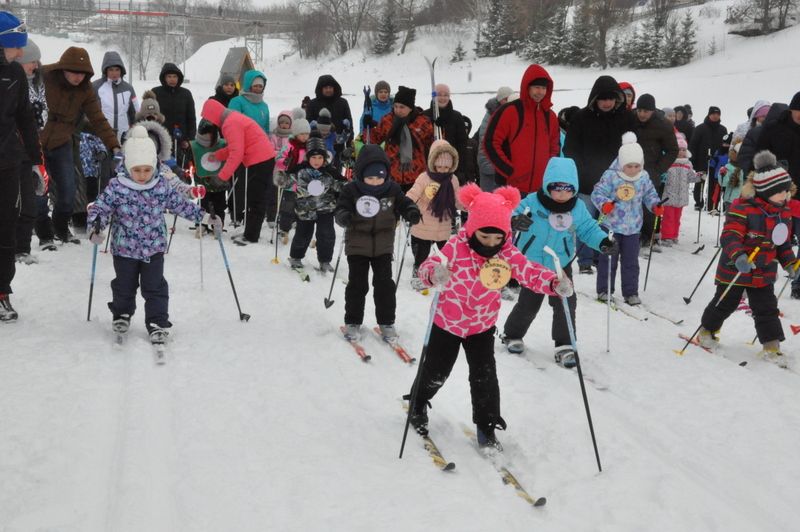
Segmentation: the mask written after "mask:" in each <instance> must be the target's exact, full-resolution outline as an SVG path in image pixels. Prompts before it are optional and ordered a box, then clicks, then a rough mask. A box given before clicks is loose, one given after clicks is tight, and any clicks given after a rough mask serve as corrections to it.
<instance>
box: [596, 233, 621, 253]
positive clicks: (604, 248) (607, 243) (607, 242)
mask: <svg viewBox="0 0 800 532" xmlns="http://www.w3.org/2000/svg"><path fill="white" fill-rule="evenodd" d="M600 253H602V254H603V255H615V254H616V253H619V244H618V243H617V241H616V240H611V239H610V238H608V237H606V238H604V239H603V240H602V241H600Z"/></svg>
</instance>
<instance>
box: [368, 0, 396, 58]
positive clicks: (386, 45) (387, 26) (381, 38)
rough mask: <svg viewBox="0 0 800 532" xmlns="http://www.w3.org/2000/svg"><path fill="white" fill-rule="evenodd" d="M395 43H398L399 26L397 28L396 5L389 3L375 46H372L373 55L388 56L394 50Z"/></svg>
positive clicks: (384, 12)
mask: <svg viewBox="0 0 800 532" xmlns="http://www.w3.org/2000/svg"><path fill="white" fill-rule="evenodd" d="M395 42H397V26H395V16H394V3H392V2H387V4H386V9H385V10H384V11H383V17H381V21H380V25H379V26H378V35H377V36H376V38H375V44H374V45H373V46H372V53H373V54H375V55H386V54H388V53H390V52H391V51H392V50H393V49H394V43H395Z"/></svg>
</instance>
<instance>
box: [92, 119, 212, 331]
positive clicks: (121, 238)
mask: <svg viewBox="0 0 800 532" xmlns="http://www.w3.org/2000/svg"><path fill="white" fill-rule="evenodd" d="M123 152H124V154H125V164H124V168H123V169H122V170H121V171H120V173H119V174H117V177H116V178H113V179H111V181H109V183H108V185H107V186H106V188H105V190H103V192H101V193H100V195H99V196H98V197H97V201H95V202H94V204H92V205H91V206H90V207H89V217H88V224H89V227H94V223H95V220H98V221H99V224H98V227H97V228H96V230H94V231H91V233H90V234H91V236H90V239H91V241H92V242H93V243H94V244H98V245H99V244H102V242H103V241H104V240H105V237H104V236H103V235H102V234H100V231H102V229H103V228H104V227H105V226H106V225H108V223H109V220H110V218H111V217H112V216H113V217H114V223H113V225H112V228H111V232H112V234H111V253H112V254H113V256H114V271H115V272H116V278H115V279H114V280H113V281H111V292H112V295H113V300H112V301H111V302H110V303H109V304H108V308H109V309H110V310H111V313H112V315H113V319H114V330H115V331H116V332H126V331H127V330H128V326H129V324H130V319H131V316H132V315H133V313H134V311H135V310H136V290H137V288H138V287H139V285H140V284H141V287H142V297H143V298H144V300H145V304H144V312H145V324H146V325H147V330H148V332H149V333H150V339H151V341H153V343H163V342H164V341H165V340H166V337H167V329H168V328H169V327H171V326H172V324H171V323H170V321H169V312H168V307H169V286H168V285H167V280H166V279H164V251H165V250H166V247H167V226H166V224H165V222H164V211H166V210H167V209H169V210H170V211H172V212H174V213H176V214H179V215H181V216H183V217H184V218H187V219H189V220H193V221H195V222H200V220H201V219H202V217H203V216H202V214H203V211H202V210H201V209H200V207H198V206H197V205H196V204H195V203H194V202H193V201H192V200H191V199H189V198H188V197H187V196H186V195H184V194H183V193H182V192H181V191H179V190H178V189H176V188H174V187H172V186H170V184H169V183H168V182H167V180H166V179H165V178H164V176H163V175H162V173H161V172H160V170H159V165H158V159H157V157H156V148H155V144H154V143H153V141H152V140H150V138H149V137H148V136H147V131H145V129H144V128H143V127H141V126H134V127H133V128H131V129H130V130H129V131H128V139H127V140H126V141H125V144H124V146H123ZM211 223H213V224H215V225H216V224H219V226H220V228H221V225H222V222H221V221H220V220H219V218H217V217H215V219H214V220H212V221H211Z"/></svg>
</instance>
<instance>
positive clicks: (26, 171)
mask: <svg viewBox="0 0 800 532" xmlns="http://www.w3.org/2000/svg"><path fill="white" fill-rule="evenodd" d="M34 189H35V180H34V178H33V166H32V165H31V162H30V161H29V160H27V159H25V160H23V161H22V165H21V166H20V170H19V200H20V209H19V219H18V220H17V243H16V253H30V252H31V235H33V224H34V223H35V222H36V215H37V214H38V212H39V207H38V204H37V203H36V193H35V191H34Z"/></svg>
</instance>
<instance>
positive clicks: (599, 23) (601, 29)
mask: <svg viewBox="0 0 800 532" xmlns="http://www.w3.org/2000/svg"><path fill="white" fill-rule="evenodd" d="M654 1H655V2H665V1H673V2H674V0H654ZM589 10H590V18H591V20H592V22H593V25H594V26H595V28H596V30H597V34H596V35H597V47H596V50H597V62H598V63H600V65H601V66H602V67H603V68H606V67H608V57H607V55H606V41H607V39H608V30H609V29H611V27H612V26H614V25H615V24H617V23H619V22H620V18H621V17H622V16H623V15H624V14H625V13H626V12H627V10H628V7H627V5H626V4H625V3H623V2H620V1H619V0H590V5H589Z"/></svg>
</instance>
